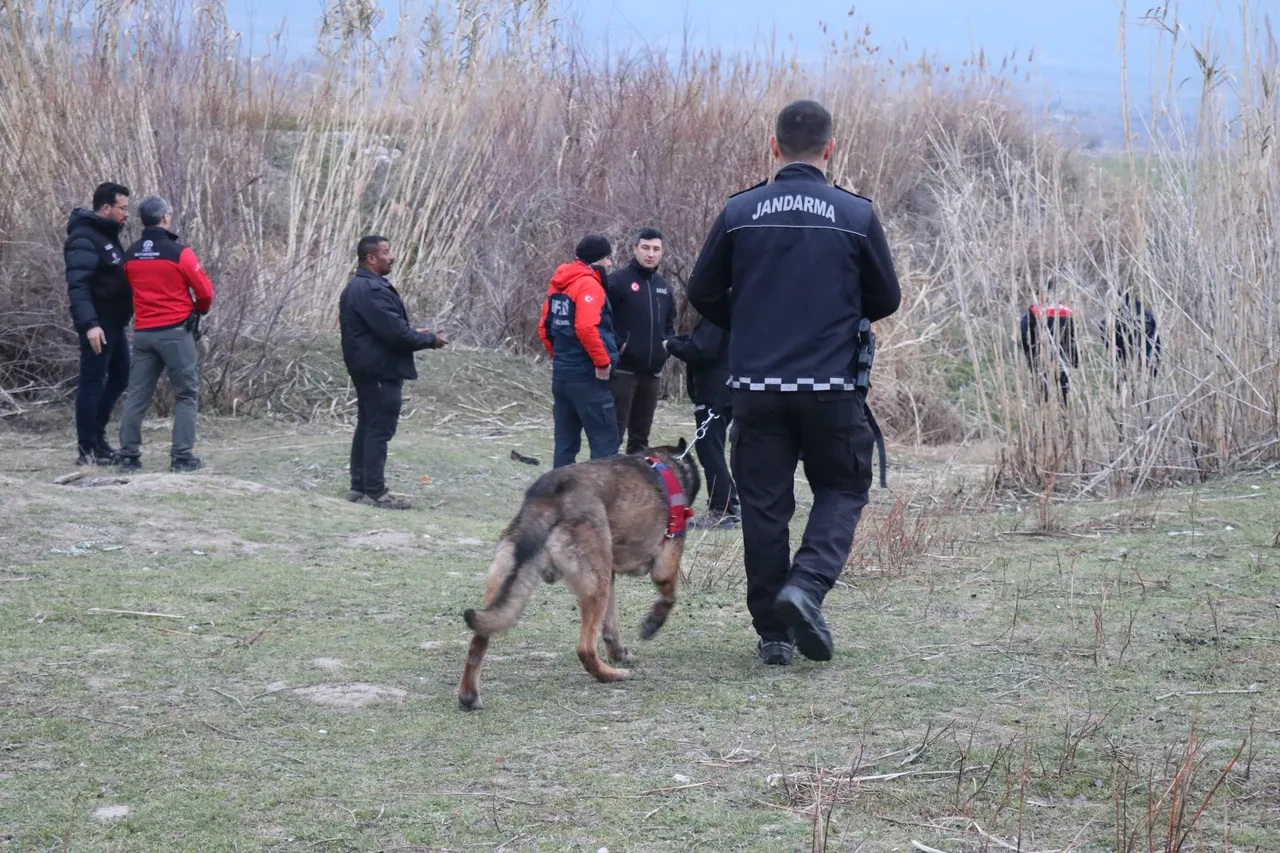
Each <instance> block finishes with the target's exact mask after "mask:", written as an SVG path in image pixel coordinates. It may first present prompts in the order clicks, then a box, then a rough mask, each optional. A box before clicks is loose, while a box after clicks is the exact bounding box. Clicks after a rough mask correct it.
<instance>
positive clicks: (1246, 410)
mask: <svg viewBox="0 0 1280 853" xmlns="http://www.w3.org/2000/svg"><path fill="white" fill-rule="evenodd" d="M79 9H80V4H78V3H75V2H73V0H40V2H38V3H35V4H33V3H31V2H22V0H0V177H3V180H4V185H5V186H6V188H9V190H10V204H9V205H8V206H6V207H5V208H4V209H0V232H2V233H3V237H0V401H3V400H7V401H8V403H4V402H0V407H5V406H7V407H8V409H9V410H10V411H12V410H14V409H15V408H18V407H21V406H23V405H30V401H39V400H42V399H52V398H54V397H56V396H58V395H59V394H60V393H65V392H66V391H67V390H68V389H69V387H70V386H71V385H72V384H73V383H74V366H75V352H76V349H75V339H74V335H73V334H72V333H71V331H70V330H69V322H68V318H67V312H66V301H65V300H66V297H65V286H64V284H63V279H62V262H61V253H60V251H59V249H60V242H61V237H62V231H63V229H64V227H65V222H66V216H67V213H68V211H69V210H70V208H71V207H72V206H74V205H75V204H84V203H85V200H86V196H87V195H88V193H89V192H90V190H91V188H92V187H93V186H94V185H95V184H97V183H98V182H99V181H101V180H107V179H110V180H120V181H122V182H124V183H126V184H128V185H130V186H131V187H132V188H133V189H134V190H135V192H136V193H138V194H144V193H149V192H154V191H158V192H161V193H163V194H165V195H166V196H167V197H169V198H170V199H171V200H172V201H173V202H174V205H175V208H176V212H177V228H178V230H179V231H180V232H181V233H182V234H183V236H184V237H185V238H186V239H188V240H189V242H190V243H191V244H192V245H193V246H194V247H195V249H196V251H197V252H198V253H199V254H200V255H201V257H202V259H203V260H204V262H205V266H206V268H208V269H209V270H210V272H211V274H212V276H213V278H214V281H215V283H216V285H217V293H218V295H217V301H216V304H215V310H214V312H213V314H212V315H211V317H210V321H209V324H208V327H209V337H208V341H209V351H208V352H207V353H206V356H205V358H204V361H203V365H204V367H203V369H204V373H205V389H206V391H205V395H206V400H207V401H209V402H211V403H213V404H214V405H218V406H225V407H231V408H235V409H236V410H241V409H246V410H251V411H252V410H260V409H263V408H266V407H283V408H285V409H286V410H289V411H295V412H297V413H299V414H307V413H308V411H310V406H311V405H312V404H313V403H314V402H315V401H314V400H300V399H299V396H300V395H299V389H300V388H306V389H309V391H310V392H314V391H315V389H320V391H319V393H320V396H323V395H324V393H325V389H328V391H329V393H335V394H336V393H342V390H341V388H340V387H338V388H333V387H331V386H333V385H338V386H340V385H341V376H342V370H341V366H340V365H339V364H337V363H336V362H335V361H334V355H333V337H334V334H335V317H334V308H335V305H336V298H337V294H338V292H339V290H340V288H341V286H342V284H343V283H344V282H345V280H346V278H347V277H348V276H349V275H350V273H351V272H352V269H353V265H354V258H353V247H354V244H355V241H356V240H357V238H358V237H359V236H360V235H362V234H364V233H368V232H378V233H382V234H385V235H386V236H388V237H389V238H391V240H392V242H393V246H394V248H395V249H396V251H397V253H398V256H399V261H398V263H397V268H396V271H395V273H394V278H395V281H396V283H397V286H398V287H399V288H400V289H401V291H402V292H403V293H404V294H405V295H406V299H407V301H408V302H409V304H410V306H411V310H412V311H413V312H414V316H415V319H417V318H421V322H423V323H429V324H431V325H436V326H443V327H445V328H448V329H449V330H450V331H451V332H452V333H453V335H454V337H455V338H457V339H461V340H464V341H468V342H470V343H475V344H479V345H486V346H506V347H511V348H515V349H526V350H528V351H530V352H536V351H537V347H536V338H535V334H534V324H535V322H536V317H537V310H538V305H539V302H540V299H541V295H542V293H543V292H544V289H545V282H546V280H547V277H548V276H549V274H550V272H551V270H552V269H554V267H555V265H556V264H557V263H559V262H561V261H562V260H563V259H564V258H565V257H567V256H568V254H569V252H570V250H571V247H572V245H573V243H574V242H575V241H576V240H577V238H578V237H579V236H581V234H582V233H584V232H585V231H588V230H591V231H603V232H604V233H606V234H608V235H609V236H610V237H612V238H613V239H614V241H615V244H617V245H618V246H619V248H620V251H619V255H618V257H619V259H620V260H623V261H625V259H626V243H627V241H628V238H629V236H630V235H631V234H633V233H634V231H635V230H636V229H637V228H639V227H641V226H644V225H657V226H659V227H661V228H662V229H663V231H664V232H665V234H666V236H667V241H666V243H667V260H666V266H665V272H666V274H667V276H668V278H669V279H670V280H672V281H673V282H674V283H675V284H676V286H677V290H682V289H683V285H684V283H685V278H686V277H687V275H688V273H689V271H690V269H691V268H692V266H693V263H694V260H695V259H696V254H697V251H698V249H699V247H700V246H701V243H702V239H703V236H704V234H705V230H706V228H707V226H708V224H709V223H710V221H711V219H712V218H713V217H714V215H715V213H716V212H717V210H718V209H719V207H720V205H721V204H722V202H723V200H724V198H725V197H726V196H727V195H729V194H730V193H732V192H734V191H736V190H739V189H742V188H744V187H746V186H749V185H750V184H753V183H756V182H758V181H760V180H763V179H765V178H766V177H767V176H768V175H769V174H770V172H771V169H772V164H771V163H770V161H769V159H768V156H767V151H766V148H765V145H764V140H765V138H766V137H767V134H768V132H769V126H770V121H771V118H772V116H773V115H774V114H775V112H776V110H777V109H778V108H779V107H780V106H781V105H782V104H784V103H786V102H787V101H789V100H791V99H793V98H795V97H803V96H813V97H818V98H820V99H821V100H823V101H824V102H825V103H826V104H827V105H828V106H829V107H830V108H831V110H832V112H833V113H834V115H835V116H836V120H837V133H838V136H839V145H838V147H837V154H836V159H835V162H834V163H833V169H832V173H833V176H834V177H835V178H836V179H837V180H838V181H840V182H841V183H842V184H843V185H845V186H847V187H849V188H851V189H854V190H855V191H857V192H860V193H863V194H865V195H868V196H870V197H872V198H874V199H875V200H876V202H877V205H878V207H879V209H880V212H881V215H882V217H883V218H884V220H885V222H886V226H887V229H888V231H889V234H890V237H891V240H892V242H893V246H894V249H895V254H896V260H897V263H898V266H899V273H900V275H901V278H902V280H903V282H904V288H905V299H904V305H903V309H902V310H901V311H900V312H899V314H898V315H896V316H895V317H894V318H892V319H890V320H889V321H886V322H885V323H882V324H881V326H882V328H881V329H880V330H879V331H880V340H881V350H880V356H879V362H878V367H877V376H876V388H875V389H874V391H873V394H874V397H875V401H874V402H875V405H876V406H877V408H878V411H880V412H881V413H883V418H882V420H884V421H886V422H887V425H888V426H889V427H890V431H891V432H892V433H894V434H895V435H896V436H897V437H898V438H899V439H900V440H905V441H919V442H936V441H955V440H961V439H964V438H978V437H990V436H994V437H998V438H1000V439H1001V441H1002V444H1003V447H1004V448H1005V457H1004V461H1005V465H1004V467H1003V469H1002V474H1003V475H1005V476H1007V477H1009V478H1011V479H1013V480H1015V481H1018V482H1028V483H1034V484H1036V485H1037V486H1038V485H1039V484H1040V483H1042V482H1043V480H1044V478H1045V477H1047V476H1050V475H1053V474H1063V475H1065V476H1063V477H1059V478H1058V482H1061V483H1067V484H1073V485H1074V487H1075V488H1076V489H1081V490H1087V489H1090V488H1093V489H1097V488H1103V487H1105V488H1108V489H1114V488H1116V487H1129V486H1140V485H1143V484H1146V483H1149V482H1155V481H1164V480H1168V479H1174V478H1178V477H1182V476H1186V475H1201V474H1203V473H1206V472H1209V471H1213V470H1222V469H1225V468H1227V467H1229V466H1231V465H1233V464H1236V463H1240V462H1248V461H1252V460H1255V459H1259V458H1265V457H1267V456H1268V455H1273V454H1275V453H1276V451H1277V447H1276V444H1275V442H1274V438H1275V435H1276V429H1275V421H1276V406H1277V393H1278V391H1277V382H1278V381H1280V380H1277V376H1276V374H1277V372H1276V371H1275V370H1274V361H1273V355H1272V353H1273V352H1274V344H1275V342H1276V341H1275V336H1276V324H1275V322H1274V321H1275V319H1276V318H1275V315H1274V310H1275V309H1274V305H1275V302H1276V296H1277V295H1278V294H1277V293H1276V280H1277V279H1276V275H1275V272H1276V270H1275V264H1276V260H1275V258H1274V249H1273V248H1272V247H1273V246H1274V244H1275V236H1276V233H1275V228H1276V226H1275V217H1274V211H1275V203H1276V186H1277V175H1278V174H1280V168H1278V167H1277V161H1276V154H1275V146H1274V144H1273V141H1272V140H1273V135H1274V126H1275V118H1276V85H1275V81H1276V69H1277V65H1278V64H1277V61H1276V57H1275V49H1274V42H1273V41H1271V40H1270V39H1269V36H1268V38H1267V39H1255V41H1258V42H1259V43H1261V44H1264V45H1266V46H1268V48H1267V49H1266V50H1258V51H1255V52H1253V53H1251V54H1250V55H1249V56H1248V58H1247V61H1248V69H1247V75H1246V76H1247V77H1248V78H1249V80H1250V81H1251V83H1250V85H1249V86H1246V87H1235V88H1232V87H1228V86H1224V85H1221V79H1222V78H1221V77H1220V76H1218V75H1219V73H1220V72H1219V71H1218V70H1216V69H1214V68H1213V66H1212V65H1211V64H1209V63H1208V61H1206V69H1205V81H1204V82H1205V93H1206V94H1205V98H1204V99H1203V101H1202V103H1201V122H1200V124H1199V127H1200V128H1201V130H1200V132H1199V134H1198V135H1196V136H1195V137H1193V138H1177V137H1174V138H1170V137H1160V136H1157V145H1156V149H1155V150H1154V151H1153V152H1150V154H1149V156H1147V157H1146V158H1144V159H1143V160H1142V161H1141V163H1142V164H1144V169H1145V170H1146V171H1144V172H1142V173H1138V172H1137V171H1136V170H1135V172H1134V173H1133V176H1132V178H1131V179H1125V180H1120V181H1114V180H1111V181H1108V180H1105V179H1104V176H1103V175H1101V174H1100V173H1099V172H1098V170H1097V169H1095V168H1092V167H1091V166H1090V164H1088V163H1087V162H1085V161H1084V160H1083V158H1082V157H1081V156H1080V155H1079V153H1077V152H1076V151H1074V150H1072V149H1070V147H1069V146H1066V145H1064V144H1062V143H1060V142H1058V141H1055V139H1054V137H1053V134H1052V133H1051V132H1050V129H1049V128H1048V127H1047V126H1046V125H1045V124H1044V123H1043V122H1042V121H1041V119H1040V118H1039V117H1037V116H1036V115H1034V114H1032V113H1031V112H1029V111H1028V110H1027V109H1026V108H1024V107H1023V106H1022V101H1021V100H1020V95H1021V93H1022V92H1023V86H1024V85H1025V83H1024V82H1023V81H1022V80H1021V78H1019V76H1018V74H1020V73H1021V71H1018V72H1017V73H1013V72H1014V70H1015V67H1016V63H1017V59H1016V58H1014V57H1008V58H1004V60H1003V62H1002V63H1001V64H1000V65H999V66H998V67H997V66H993V65H991V64H988V63H987V62H985V61H983V60H981V59H976V60H975V61H973V62H969V63H964V64H962V65H960V66H956V67H948V66H943V65H939V64H937V63H932V62H930V61H928V60H927V59H919V58H908V57H905V56H902V55H900V54H899V55H894V56H889V55H886V54H885V53H884V52H883V51H882V50H881V48H880V47H879V46H877V45H876V44H875V42H874V40H873V38H872V36H871V34H870V32H869V31H868V30H866V29H865V28H862V27H861V26H859V27H858V28H857V29H856V30H854V31H853V32H850V33H840V34H835V33H832V34H831V40H830V42H829V45H828V48H827V50H826V53H825V55H824V56H823V57H822V58H821V60H822V61H821V62H819V63H817V64H816V65H815V64H813V63H810V64H807V65H806V64H802V63H800V62H799V61H797V58H796V57H794V56H790V55H787V54H785V53H783V52H782V51H780V50H779V49H777V48H776V46H774V45H772V44H761V45H759V46H758V47H756V48H755V49H752V50H743V51H729V52H726V51H718V50H714V49H709V48H701V47H698V46H696V45H687V46H686V47H685V49H684V50H683V51H682V52H680V53H679V54H678V55H675V56H670V55H667V54H665V53H658V52H654V51H650V50H647V49H645V48H639V49H634V50H628V51H624V52H622V53H603V54H602V53H600V52H598V51H596V50H594V47H593V46H592V45H590V44H588V43H586V42H584V41H583V40H582V38H581V37H580V35H579V34H578V32H577V31H576V30H575V28H574V27H573V25H572V23H571V22H567V21H566V20H564V19H563V18H562V17H560V16H559V15H558V13H557V10H556V9H555V8H553V7H552V6H551V5H550V4H549V3H547V2H542V1H541V0H473V2H468V3H463V4H444V3H433V2H428V0H422V2H417V3H407V4H404V8H403V10H402V13H401V15H400V17H399V18H398V19H397V20H395V21H382V20H381V12H380V11H379V10H378V9H377V7H376V5H375V4H373V3H371V2H369V0H340V2H333V3H331V4H329V5H328V6H327V7H326V9H325V14H324V17H323V20H322V23H321V26H320V28H319V30H318V32H317V38H316V46H315V50H314V53H313V55H312V56H310V57H308V58H307V59H306V61H304V62H286V61H285V60H284V59H283V58H282V57H280V56H277V55H274V54H273V53H271V52H268V53H267V54H266V55H265V56H260V57H257V58H255V59H254V60H253V61H249V60H246V59H245V58H244V57H243V54H242V52H241V51H240V48H241V47H242V45H241V44H240V43H239V41H238V36H237V34H235V33H233V32H232V31H231V29H230V28H229V27H228V25H227V23H226V20H225V18H224V16H223V11H222V6H221V5H220V3H218V2H205V3H199V4H195V3H189V2H186V0H168V2H162V1H161V0H114V2H105V3H98V4H95V6H94V11H92V13H91V14H90V16H89V17H87V18H83V19H82V18H81V17H80V15H81V13H80V12H79ZM1166 23H1167V22H1166ZM379 24H382V25H385V27H386V30H389V31H390V33H391V34H390V35H387V33H386V31H385V30H384V31H382V34H379V29H378V27H379ZM268 43H269V44H273V43H275V42H273V41H272V40H270V39H269V40H268ZM1173 49H1174V50H1179V49H1182V48H1181V47H1179V46H1174V47H1173ZM1201 49H1202V50H1203V48H1201ZM1204 55H1206V56H1210V55H1212V53H1211V51H1207V50H1205V51H1204ZM1157 94H1158V93H1157ZM1134 162H1135V164H1137V163H1138V161H1137V159H1136V158H1135V159H1134ZM131 229H132V230H131V231H130V232H129V234H130V236H136V232H137V228H136V226H131ZM1049 274H1053V275H1055V276H1057V277H1058V278H1059V279H1060V280H1062V281H1063V282H1064V285H1063V288H1064V290H1065V297H1066V298H1068V299H1070V300H1071V301H1072V302H1073V304H1074V305H1076V307H1077V310H1078V312H1079V313H1080V315H1081V318H1082V320H1083V323H1084V326H1085V328H1084V329H1082V330H1081V331H1082V333H1083V334H1082V338H1083V340H1082V343H1084V344H1085V346H1084V354H1085V366H1084V368H1083V369H1082V370H1081V371H1080V373H1079V375H1078V376H1075V377H1073V384H1072V388H1073V396H1072V398H1071V399H1070V401H1069V404H1068V407H1067V410H1066V411H1065V412H1063V411H1060V410H1057V409H1055V408H1054V407H1053V406H1049V407H1043V406H1039V405H1036V404H1035V403H1034V399H1035V397H1034V393H1033V391H1034V387H1033V383H1032V382H1031V377H1030V375H1029V374H1028V372H1027V370H1026V368H1025V366H1024V365H1023V364H1021V362H1020V361H1019V359H1020V354H1019V353H1018V351H1017V349H1016V323H1017V318H1018V314H1019V313H1020V311H1021V310H1022V308H1023V307H1025V304H1026V303H1027V302H1028V300H1029V298H1030V291H1031V290H1032V289H1033V288H1034V287H1035V286H1036V285H1037V284H1038V283H1039V282H1041V281H1042V280H1043V279H1044V277H1045V276H1047V275H1049ZM1122 284H1123V285H1125V286H1129V287H1135V288H1137V289H1138V290H1139V291H1140V292H1141V293H1142V294H1143V296H1144V301H1147V302H1149V304H1151V305H1152V306H1153V307H1154V308H1155V309H1156V310H1157V312H1158V314H1159V317H1160V321H1161V324H1162V330H1161V332H1162V337H1163V339H1164V344H1165V352H1166V359H1165V369H1164V371H1163V372H1162V374H1161V376H1160V378H1159V379H1157V380H1156V381H1155V382H1154V383H1129V384H1127V385H1121V386H1120V388H1119V390H1117V386H1116V383H1115V382H1114V378H1113V374H1114V366H1113V365H1111V364H1109V363H1108V358H1107V355H1106V350H1105V349H1104V348H1103V347H1102V346H1101V345H1100V340H1101V338H1100V337H1099V335H1098V334H1096V333H1095V332H1094V327H1095V326H1096V324H1097V323H1098V321H1100V320H1102V319H1104V318H1105V316H1106V312H1105V311H1103V310H1102V309H1103V306H1104V301H1105V298H1106V295H1107V294H1109V293H1111V292H1112V291H1114V290H1115V288H1116V287H1117V286H1119V285H1122ZM1243 306H1250V307H1249V310H1239V309H1240V308H1241V307H1243ZM694 319H695V318H694V317H693V316H691V314H690V312H689V311H688V309H687V308H683V309H682V315H681V325H682V326H683V327H685V328H687V327H688V326H689V325H690V324H691V323H692V322H693V321H694ZM1269 367H1270V368H1271V369H1270V370H1268V368H1269ZM667 387H668V390H670V391H671V392H672V393H676V394H678V393H680V392H681V390H682V389H681V376H680V371H679V370H678V369H677V368H676V367H675V366H674V365H673V366H672V368H671V369H670V370H669V371H668V375H667ZM1268 442H1270V443H1268Z"/></svg>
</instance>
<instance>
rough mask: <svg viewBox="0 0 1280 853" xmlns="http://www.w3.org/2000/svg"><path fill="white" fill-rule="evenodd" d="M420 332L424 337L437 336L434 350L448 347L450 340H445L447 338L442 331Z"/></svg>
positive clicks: (426, 330) (422, 330)
mask: <svg viewBox="0 0 1280 853" xmlns="http://www.w3.org/2000/svg"><path fill="white" fill-rule="evenodd" d="M418 331H419V332H422V334H424V335H435V336H436V345H435V347H434V349H440V348H441V347H443V346H447V345H448V343H449V341H448V339H447V338H445V336H444V335H443V334H442V333H441V330H440V329H419V330H418Z"/></svg>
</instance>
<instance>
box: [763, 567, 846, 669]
mask: <svg viewBox="0 0 1280 853" xmlns="http://www.w3.org/2000/svg"><path fill="white" fill-rule="evenodd" d="M774 612H776V613H777V614H778V618H779V619H781V620H782V621H783V622H785V623H787V627H789V628H790V629H791V634H792V636H794V637H795V638H796V648H798V649H799V650H800V654H802V655H804V656H805V657H807V658H808V659H809V660H831V653H832V650H833V644H832V642H831V629H830V628H828V627H827V620H825V619H823V618H822V606H821V604H819V602H818V601H816V600H815V599H814V597H813V596H812V595H810V594H809V593H807V592H805V591H804V590H802V589H799V588H798V587H795V586H791V585H790V584H788V585H787V586H784V587H783V588H782V592H779V593H778V597H777V598H776V599H774Z"/></svg>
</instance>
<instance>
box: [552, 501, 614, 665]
mask: <svg viewBox="0 0 1280 853" xmlns="http://www.w3.org/2000/svg"><path fill="white" fill-rule="evenodd" d="M547 551H548V552H549V553H550V555H551V559H552V561H554V562H555V564H556V567H557V568H559V570H560V575H561V576H562V577H563V578H564V580H565V583H567V584H568V585H569V587H570V588H571V589H572V590H573V592H574V594H575V595H577V597H578V606H579V607H580V608H581V610H582V630H581V632H580V633H579V635H578V660H580V661H582V668H583V669H585V670H586V671H587V672H588V673H590V674H591V675H592V676H593V677H594V678H595V679H596V680H597V681H622V680H623V679H625V678H627V677H628V676H630V675H631V673H630V672H629V671H628V670H625V669H614V668H613V667H611V666H609V665H608V664H607V663H605V662H604V661H602V660H601V659H600V655H599V653H598V652H597V650H596V646H597V645H598V644H599V642H600V628H601V625H602V623H603V622H604V620H605V614H606V613H607V611H608V609H609V598H610V595H611V594H612V586H613V550H612V547H611V546H610V543H609V530H608V525H604V526H603V529H602V527H601V526H600V525H597V524H593V523H589V522H586V521H579V522H577V523H574V524H572V525H566V524H562V525H561V526H560V527H558V528H556V529H555V530H554V531H553V532H552V534H551V536H550V537H548V539H547Z"/></svg>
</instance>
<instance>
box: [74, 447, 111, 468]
mask: <svg viewBox="0 0 1280 853" xmlns="http://www.w3.org/2000/svg"><path fill="white" fill-rule="evenodd" d="M77 451H78V452H77V455H76V464H77V465H114V464H115V463H116V451H115V448H113V447H111V445H109V444H99V445H95V446H94V447H84V446H80V447H78V448H77Z"/></svg>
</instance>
